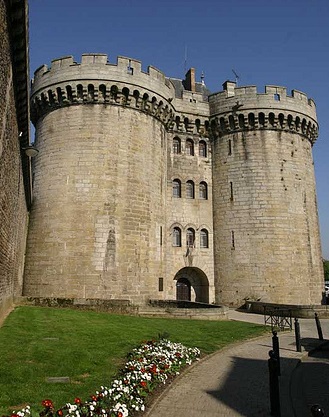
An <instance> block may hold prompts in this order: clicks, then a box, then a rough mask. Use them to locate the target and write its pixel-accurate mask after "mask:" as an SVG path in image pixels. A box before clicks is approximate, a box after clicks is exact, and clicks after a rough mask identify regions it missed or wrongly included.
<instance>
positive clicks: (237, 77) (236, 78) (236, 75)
mask: <svg viewBox="0 0 329 417" xmlns="http://www.w3.org/2000/svg"><path fill="white" fill-rule="evenodd" d="M232 72H233V74H234V76H235V82H236V85H237V86H238V80H239V79H240V77H239V76H238V74H237V73H236V72H235V71H234V69H232Z"/></svg>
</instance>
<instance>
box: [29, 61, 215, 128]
mask: <svg viewBox="0 0 329 417" xmlns="http://www.w3.org/2000/svg"><path fill="white" fill-rule="evenodd" d="M187 93H190V92H187ZM190 96H191V97H189V99H188V100H187V99H186V98H185V100H184V99H183V98H180V99H179V98H177V97H175V87H174V85H173V83H172V82H171V80H170V79H168V78H166V77H165V75H164V74H163V73H162V72H161V71H159V70H158V69H156V68H155V67H152V66H149V67H148V70H147V72H144V71H142V64H141V62H140V61H138V60H136V59H131V58H126V57H122V56H119V57H118V58H117V62H116V64H111V63H109V62H108V56H107V55H106V54H83V55H82V59H81V63H77V62H75V61H74V59H73V57H72V56H64V57H61V58H58V59H54V60H53V61H52V62H51V66H50V68H48V67H47V65H42V66H41V67H39V68H38V69H37V70H36V71H35V73H34V80H32V95H31V119H32V122H33V123H34V124H35V123H36V122H37V120H38V119H39V118H40V117H42V116H43V115H45V114H47V113H49V112H51V111H54V110H56V109H58V108H60V107H66V106H70V105H79V104H105V105H108V104H109V105H118V106H124V107H129V108H132V109H135V110H139V111H142V112H145V113H148V114H150V115H151V116H153V117H155V118H157V119H158V120H160V121H161V122H162V123H163V124H164V125H165V126H166V128H167V129H179V130H180V131H189V132H190V131H193V132H198V131H200V129H202V131H203V132H204V134H206V130H207V129H206V128H205V127H204V121H201V122H200V119H204V118H207V117H208V114H209V107H208V103H207V102H204V101H203V99H202V95H201V94H199V93H193V94H192V93H190ZM192 96H193V97H192ZM195 97H198V100H195V99H193V98H195ZM200 115H202V116H203V118H202V117H201V118H200ZM195 119H197V120H195ZM177 120H180V122H177Z"/></svg>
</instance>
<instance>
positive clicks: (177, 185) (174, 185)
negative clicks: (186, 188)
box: [172, 178, 181, 198]
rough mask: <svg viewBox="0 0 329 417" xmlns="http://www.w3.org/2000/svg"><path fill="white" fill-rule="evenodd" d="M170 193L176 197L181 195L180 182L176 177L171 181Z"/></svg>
mask: <svg viewBox="0 0 329 417" xmlns="http://www.w3.org/2000/svg"><path fill="white" fill-rule="evenodd" d="M172 195H173V197H176V198H180V196H181V182H180V181H179V179H177V178H176V179H174V180H173V182H172Z"/></svg>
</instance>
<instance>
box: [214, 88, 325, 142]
mask: <svg viewBox="0 0 329 417" xmlns="http://www.w3.org/2000/svg"><path fill="white" fill-rule="evenodd" d="M223 86H224V91H221V92H219V93H216V94H212V95H211V96H210V97H209V106H210V115H211V117H210V120H211V130H212V133H213V136H214V137H216V136H223V135H225V134H228V133H231V132H238V131H243V130H256V129H268V130H286V131H290V132H295V133H298V134H299V135H302V136H304V137H307V138H308V139H309V140H310V141H311V143H312V144H313V143H314V142H315V140H316V138H317V136H318V123H317V118H316V108H315V103H314V101H313V100H312V99H308V98H307V96H306V95H305V94H304V93H302V92H300V91H297V90H292V92H291V96H289V95H287V89H286V88H285V87H280V86H272V85H268V86H265V93H258V92H257V89H256V87H255V86H247V87H236V86H235V83H233V82H226V83H224V85H223Z"/></svg>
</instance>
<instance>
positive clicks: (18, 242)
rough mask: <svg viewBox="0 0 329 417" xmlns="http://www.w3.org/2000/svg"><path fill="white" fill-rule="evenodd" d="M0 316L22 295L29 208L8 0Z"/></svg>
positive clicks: (0, 82) (0, 106) (2, 48)
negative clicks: (16, 100) (15, 93)
mask: <svg viewBox="0 0 329 417" xmlns="http://www.w3.org/2000/svg"><path fill="white" fill-rule="evenodd" d="M0 55H1V67H0V127H1V128H0V226H1V227H0V320H1V318H2V317H3V316H4V315H5V314H6V312H7V311H8V309H9V308H10V307H11V305H12V299H13V296H14V295H21V291H22V275H23V259H24V248H25V238H26V227H27V209H26V203H25V194H24V185H23V178H22V167H21V158H20V148H19V140H18V134H19V132H18V127H17V119H16V108H15V100H14V91H13V74H12V67H11V55H10V44H9V37H8V27H7V16H6V7H5V2H4V1H0Z"/></svg>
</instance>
